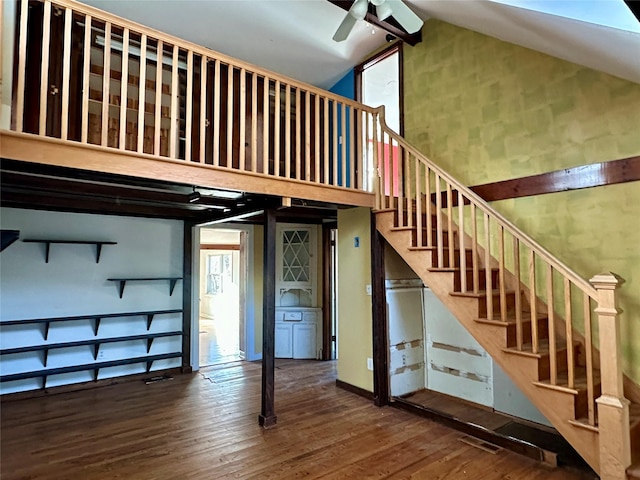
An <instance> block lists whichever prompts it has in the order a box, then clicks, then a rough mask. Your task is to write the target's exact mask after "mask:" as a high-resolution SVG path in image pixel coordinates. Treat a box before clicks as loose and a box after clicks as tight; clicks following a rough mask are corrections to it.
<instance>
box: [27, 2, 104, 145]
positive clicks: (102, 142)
mask: <svg viewBox="0 0 640 480" xmlns="http://www.w3.org/2000/svg"><path fill="white" fill-rule="evenodd" d="M47 4H48V5H51V4H50V3H49V2H47V3H45V7H46V5H47ZM43 42H44V41H43ZM47 43H48V41H47ZM43 44H44V43H43ZM48 50H49V49H48V45H47V51H48ZM42 81H46V80H45V79H44V78H43V79H42V80H41V82H42ZM44 86H45V88H46V84H45V85H44ZM110 86H111V23H110V22H106V23H105V24H104V58H103V71H102V124H101V126H100V133H101V134H100V145H102V146H103V147H106V146H107V144H108V143H109V87H110ZM41 88H42V84H41ZM41 92H42V90H41ZM40 102H41V103H40V120H41V121H42V108H43V106H42V97H41V98H40ZM44 108H45V113H46V105H45V107H44ZM40 135H44V133H42V129H41V131H40Z"/></svg>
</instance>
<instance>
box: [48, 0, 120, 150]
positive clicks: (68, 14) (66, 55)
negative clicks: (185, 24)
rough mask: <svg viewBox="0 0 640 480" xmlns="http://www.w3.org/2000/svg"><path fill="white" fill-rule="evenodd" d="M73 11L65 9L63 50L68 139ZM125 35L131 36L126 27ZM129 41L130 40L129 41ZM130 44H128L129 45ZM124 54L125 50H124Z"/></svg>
mask: <svg viewBox="0 0 640 480" xmlns="http://www.w3.org/2000/svg"><path fill="white" fill-rule="evenodd" d="M72 22H73V11H72V10H71V9H70V8H68V7H67V8H65V9H64V46H63V50H62V118H61V130H60V138H61V139H62V140H66V139H67V138H68V136H69V78H70V73H71V24H72ZM125 35H126V37H127V39H128V38H129V30H128V29H126V28H125ZM127 43H128V42H127ZM127 46H128V45H127ZM122 54H123V56H124V54H125V53H124V51H123V52H122Z"/></svg>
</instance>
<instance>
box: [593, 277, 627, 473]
mask: <svg viewBox="0 0 640 480" xmlns="http://www.w3.org/2000/svg"><path fill="white" fill-rule="evenodd" d="M590 282H591V284H592V285H593V286H594V288H595V289H596V290H597V292H598V306H597V308H596V309H595V313H597V314H598V327H599V334H600V376H601V378H602V394H601V396H600V397H599V398H598V399H597V400H596V403H597V404H598V427H599V442H600V471H599V474H600V477H601V478H606V479H607V480H626V478H627V474H626V470H627V468H628V467H629V466H630V465H631V437H630V431H629V400H627V399H626V398H625V397H624V387H623V377H622V352H621V349H620V321H619V319H618V313H619V310H618V309H617V308H616V307H617V306H616V295H615V290H616V288H618V286H619V285H620V284H622V283H623V282H624V280H622V279H621V278H620V277H618V276H617V275H615V274H613V273H603V274H600V275H596V276H594V277H593V278H592V279H591V280H590Z"/></svg>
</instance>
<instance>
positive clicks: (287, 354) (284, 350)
mask: <svg viewBox="0 0 640 480" xmlns="http://www.w3.org/2000/svg"><path fill="white" fill-rule="evenodd" d="M275 357H276V358H293V325H291V324H288V323H277V322H276V339H275Z"/></svg>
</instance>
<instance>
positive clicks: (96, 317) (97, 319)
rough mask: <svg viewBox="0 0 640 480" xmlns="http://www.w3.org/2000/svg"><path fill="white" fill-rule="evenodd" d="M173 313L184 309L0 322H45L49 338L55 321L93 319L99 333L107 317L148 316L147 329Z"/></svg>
mask: <svg viewBox="0 0 640 480" xmlns="http://www.w3.org/2000/svg"><path fill="white" fill-rule="evenodd" d="M171 313H182V310H152V311H146V312H128V313H127V312H125V313H105V314H97V315H81V316H76V317H52V318H28V319H25V320H7V321H4V322H0V327H4V326H9V325H27V324H32V323H39V324H44V332H43V337H44V339H45V340H47V339H48V338H49V327H50V326H51V324H52V323H54V322H70V321H74V320H92V321H93V334H94V335H96V336H97V335H98V330H99V328H100V321H101V320H103V319H105V318H116V317H137V316H142V317H146V318H147V331H149V329H150V328H151V323H152V322H153V318H154V317H155V316H156V315H165V314H171Z"/></svg>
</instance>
